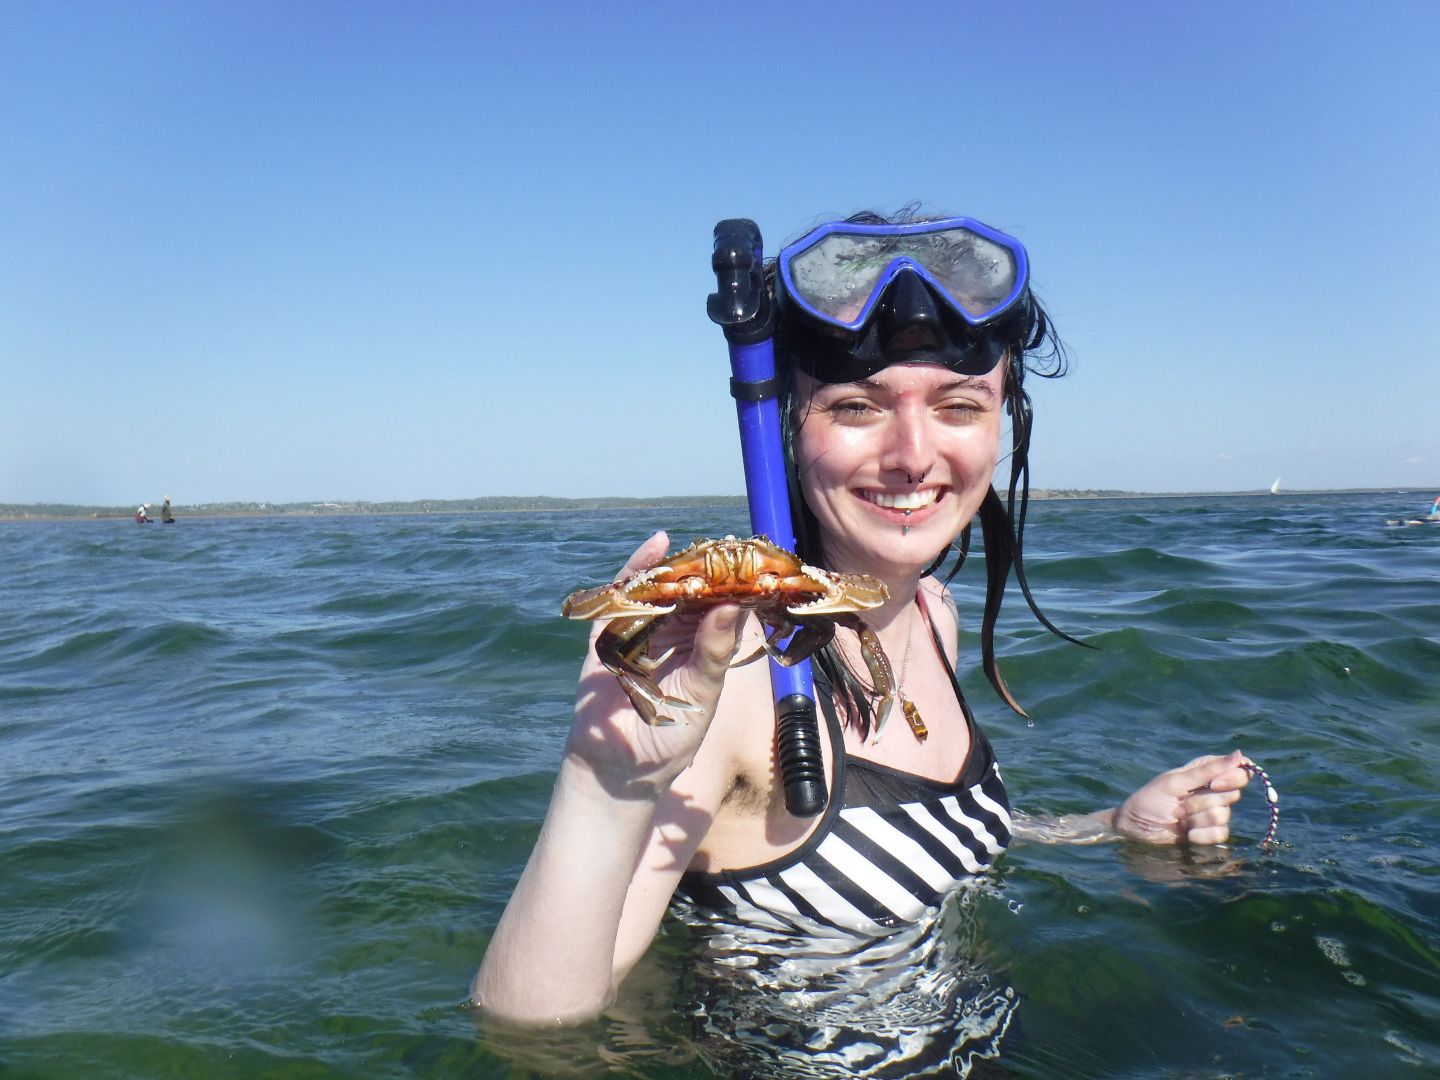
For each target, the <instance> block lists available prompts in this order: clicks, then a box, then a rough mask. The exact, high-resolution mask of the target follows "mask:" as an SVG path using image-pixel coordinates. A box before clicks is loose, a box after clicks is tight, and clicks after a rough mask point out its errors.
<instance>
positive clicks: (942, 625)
mask: <svg viewBox="0 0 1440 1080" xmlns="http://www.w3.org/2000/svg"><path fill="white" fill-rule="evenodd" d="M920 593H921V595H922V596H924V598H925V610H926V612H927V613H928V614H929V616H930V621H931V622H932V623H933V624H934V626H935V632H936V633H937V634H939V635H940V642H941V644H942V645H944V646H945V652H946V654H947V655H948V656H949V657H950V661H951V663H954V661H955V656H956V653H958V652H959V648H960V609H959V608H958V607H957V606H956V604H955V597H954V596H952V595H951V594H950V590H949V589H947V588H946V587H945V583H944V582H943V581H941V580H940V579H939V578H937V577H933V576H932V577H927V578H922V579H921V581H920Z"/></svg>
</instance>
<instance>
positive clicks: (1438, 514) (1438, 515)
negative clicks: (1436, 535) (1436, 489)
mask: <svg viewBox="0 0 1440 1080" xmlns="http://www.w3.org/2000/svg"><path fill="white" fill-rule="evenodd" d="M1426 517H1427V518H1428V519H1429V520H1430V521H1440V495H1436V496H1435V505H1434V506H1432V507H1430V513H1429V514H1427V515H1426Z"/></svg>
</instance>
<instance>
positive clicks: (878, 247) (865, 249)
mask: <svg viewBox="0 0 1440 1080" xmlns="http://www.w3.org/2000/svg"><path fill="white" fill-rule="evenodd" d="M894 241H895V238H894V237H886V236H847V235H845V234H843V233H831V234H830V235H829V236H826V237H825V238H824V239H822V240H821V241H820V242H819V243H816V244H812V245H811V246H810V247H808V248H806V249H805V250H804V251H802V252H800V253H799V254H797V255H794V256H792V257H791V259H790V280H791V282H792V283H793V284H794V286H795V292H796V295H797V296H798V298H799V299H800V300H802V301H803V302H804V303H805V304H806V305H807V306H809V307H810V308H811V309H812V310H814V311H815V312H816V313H817V314H819V315H821V316H823V317H825V318H827V319H832V320H834V321H835V322H838V323H842V324H843V325H845V326H858V325H859V324H860V322H861V321H862V316H863V315H864V314H866V311H865V308H866V305H867V303H868V301H869V300H870V298H871V297H872V295H873V294H874V293H875V292H876V288H875V286H876V284H877V283H878V282H879V281H880V278H881V275H883V274H884V273H885V268H886V267H887V266H888V265H889V264H890V261H891V259H892V258H893V257H894V256H893V251H894Z"/></svg>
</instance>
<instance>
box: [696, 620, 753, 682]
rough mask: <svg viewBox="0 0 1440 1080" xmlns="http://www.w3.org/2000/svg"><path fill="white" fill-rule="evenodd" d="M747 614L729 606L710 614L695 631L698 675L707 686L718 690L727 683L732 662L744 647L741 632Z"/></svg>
mask: <svg viewBox="0 0 1440 1080" xmlns="http://www.w3.org/2000/svg"><path fill="white" fill-rule="evenodd" d="M743 615H744V611H743V610H742V609H741V608H740V607H738V606H736V605H734V604H725V605H723V606H722V607H718V608H715V609H714V610H712V611H710V612H707V613H706V615H705V617H704V618H703V619H701V620H700V625H699V626H698V627H697V628H696V630H695V654H694V656H695V658H694V665H695V669H696V673H697V674H698V675H699V676H700V677H701V678H702V679H704V680H706V681H707V682H713V683H715V684H716V685H717V686H718V685H719V684H720V683H722V682H724V680H725V673H726V672H727V671H729V670H730V661H731V660H733V659H735V652H736V650H737V649H739V647H740V631H741V627H742V623H743V621H744V620H743V619H742V616H743Z"/></svg>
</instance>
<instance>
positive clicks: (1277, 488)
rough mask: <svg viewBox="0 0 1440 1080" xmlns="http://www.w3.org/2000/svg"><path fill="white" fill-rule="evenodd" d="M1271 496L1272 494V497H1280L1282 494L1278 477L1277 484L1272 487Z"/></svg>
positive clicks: (1276, 478)
mask: <svg viewBox="0 0 1440 1080" xmlns="http://www.w3.org/2000/svg"><path fill="white" fill-rule="evenodd" d="M1270 494H1271V495H1279V494H1280V478H1279V477H1278V476H1277V477H1275V482H1274V483H1273V484H1271V485H1270Z"/></svg>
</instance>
